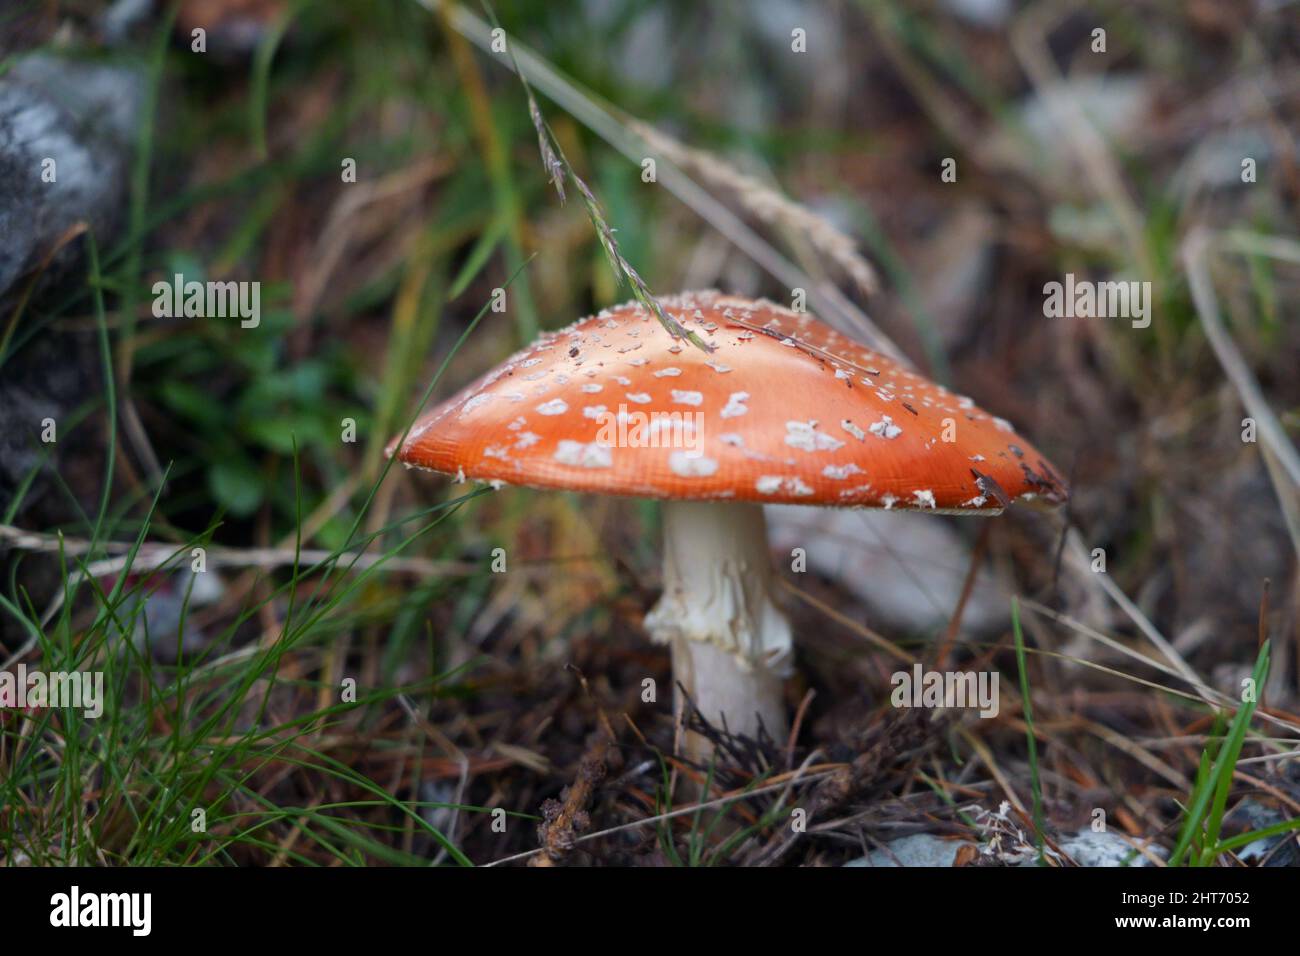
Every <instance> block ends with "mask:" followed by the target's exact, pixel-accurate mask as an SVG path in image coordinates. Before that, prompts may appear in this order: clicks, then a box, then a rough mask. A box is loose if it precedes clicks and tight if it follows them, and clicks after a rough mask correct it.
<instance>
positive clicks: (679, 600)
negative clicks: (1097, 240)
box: [389, 291, 1067, 758]
mask: <svg viewBox="0 0 1300 956" xmlns="http://www.w3.org/2000/svg"><path fill="white" fill-rule="evenodd" d="M660 301H661V303H662V305H663V306H664V308H665V309H667V310H668V311H669V312H670V313H672V314H673V316H674V317H675V318H676V319H677V320H678V321H679V322H681V324H682V325H683V326H684V327H685V328H687V329H688V330H691V331H695V332H698V333H699V334H700V335H701V336H702V337H703V338H704V339H705V340H706V341H707V342H708V343H709V345H711V346H712V347H713V351H711V352H705V351H703V350H701V349H697V348H695V347H693V346H691V345H689V344H686V343H682V342H679V341H677V340H675V339H673V338H672V337H670V336H669V335H667V334H665V333H664V332H663V330H662V328H661V327H660V326H659V325H658V323H656V322H655V321H654V318H653V317H652V315H651V314H650V312H649V311H648V310H647V309H645V308H644V307H642V306H641V305H639V304H637V303H628V304H626V305H622V306H619V307H617V308H613V309H606V310H605V311H603V312H601V313H599V314H598V315H595V316H591V317H589V318H586V319H583V320H581V321H579V322H577V323H575V324H574V325H571V326H569V327H568V328H567V329H563V330H561V331H558V332H552V333H548V334H545V335H543V336H542V337H541V338H539V339H538V340H537V341H536V342H535V343H533V344H532V345H531V346H529V347H527V348H526V349H524V350H523V351H521V352H519V353H518V354H516V355H514V356H513V357H511V358H510V359H509V360H507V361H506V362H505V363H504V364H503V365H501V366H500V367H499V368H497V369H495V370H494V371H492V372H490V373H488V374H487V375H486V376H484V377H483V378H481V379H479V380H478V381H476V382H475V383H474V384H472V385H470V386H469V387H467V388H465V389H464V390H462V391H461V392H460V393H459V394H457V395H455V396H454V397H453V398H451V399H449V400H448V401H446V402H444V403H443V404H442V405H440V406H439V407H437V408H436V409H434V410H433V411H431V412H430V413H429V414H427V415H425V416H424V417H422V418H421V419H420V420H419V421H418V422H416V423H415V425H413V426H412V428H411V429H410V431H409V433H408V434H407V436H406V439H405V441H404V442H402V444H401V446H400V448H399V447H396V443H394V446H393V447H390V448H389V453H390V454H392V453H394V451H395V452H396V454H397V456H398V458H399V459H400V460H401V461H402V462H403V463H404V464H406V465H408V466H413V467H417V468H426V469H431V470H433V471H437V472H442V473H443V474H447V475H455V476H457V477H458V478H459V479H460V480H462V481H463V480H465V479H467V478H468V479H474V480H477V481H484V482H490V483H493V484H494V485H496V484H499V483H505V484H512V485H526V486H530V487H534V488H552V489H565V490H569V491H577V492H588V493H598V494H608V495H628V496H634V497H641V498H654V499H659V500H661V501H662V502H663V506H662V521H663V535H664V563H663V579H664V580H663V595H662V597H661V598H660V599H659V602H658V603H657V604H656V606H655V607H654V608H653V609H652V610H651V611H650V612H649V613H648V614H647V615H646V618H645V626H646V630H647V631H648V632H649V634H650V636H651V637H652V638H653V639H654V640H655V641H656V642H659V643H662V644H667V645H670V646H671V648H672V666H673V678H674V682H675V683H676V684H677V685H678V687H680V688H681V689H682V690H684V692H685V695H686V697H688V698H689V700H690V701H691V702H692V703H693V704H694V705H695V706H696V707H697V708H698V709H699V711H700V714H701V716H703V717H704V718H705V719H706V720H708V721H709V722H710V723H712V724H714V725H715V726H725V727H726V728H727V729H728V730H729V731H730V732H732V733H737V734H745V735H748V736H756V735H757V734H758V732H759V730H760V728H762V729H764V730H765V731H766V732H767V733H768V734H770V735H771V736H772V737H773V738H774V739H777V740H780V739H782V738H783V737H784V736H785V735H786V733H787V723H786V713H785V703H784V699H783V693H782V680H783V678H785V677H787V676H789V675H790V673H791V659H792V656H793V655H792V643H791V631H790V623H789V621H788V619H787V618H786V617H785V615H784V614H783V613H782V612H781V610H780V609H779V607H778V604H777V601H776V600H775V599H774V596H773V587H772V568H771V558H770V554H769V552H768V547H767V533H766V525H765V523H764V518H763V505H764V504H767V503H789V504H804V505H821V506H831V507H841V508H844V507H856V508H863V507H865V508H885V509H901V510H910V511H926V512H933V513H936V514H967V515H994V514H998V513H1000V512H1001V511H1002V510H1003V509H1004V508H1005V507H1007V506H1008V505H1010V504H1011V503H1012V502H1014V501H1027V500H1033V499H1039V500H1040V501H1044V502H1047V503H1052V504H1054V503H1058V502H1060V501H1063V500H1064V499H1065V497H1066V494H1067V493H1066V489H1065V485H1064V482H1062V480H1061V479H1060V477H1058V475H1057V473H1056V471H1055V470H1054V469H1053V468H1052V466H1051V465H1050V464H1048V463H1047V461H1046V460H1045V459H1044V458H1043V456H1042V455H1040V454H1039V452H1037V451H1036V450H1035V449H1034V447H1033V446H1032V445H1031V444H1029V442H1027V441H1025V440H1024V439H1023V438H1020V437H1019V436H1018V435H1017V434H1016V433H1015V432H1014V430H1013V429H1012V427H1011V426H1010V425H1009V424H1008V423H1007V422H1005V421H1003V420H1002V419H1000V418H995V417H993V416H991V415H989V414H988V413H986V412H983V411H981V410H980V409H979V408H977V407H975V405H974V403H973V402H972V401H971V400H970V399H968V398H964V397H962V396H959V395H955V394H953V393H952V392H949V391H948V390H946V389H944V388H942V387H941V386H939V385H935V384H934V383H932V382H929V381H927V380H926V379H925V378H923V377H922V376H920V375H918V374H916V373H915V372H912V371H909V370H907V369H906V368H903V367H902V366H900V365H899V364H898V363H896V362H894V361H892V360H890V359H889V358H887V357H885V356H883V355H880V354H878V353H876V352H873V351H871V350H870V349H867V348H866V347H864V346H862V345H859V344H858V343H856V342H854V341H852V340H851V339H849V338H847V337H845V336H843V335H841V334H840V333H838V332H836V331H834V330H833V329H831V328H829V327H828V326H826V325H824V324H823V323H821V322H820V321H818V320H817V319H815V318H814V317H813V316H811V315H809V314H807V313H796V312H792V311H790V310H788V309H785V308H782V307H781V306H778V305H775V304H773V303H771V302H768V301H765V300H757V301H755V300H751V299H746V298H740V297H736V296H729V295H723V294H721V293H718V292H715V291H708V292H692V293H683V294H681V295H678V296H673V297H664V298H662V299H661V300H660ZM684 703H685V701H684V700H683V698H682V695H681V694H680V693H678V694H677V701H676V706H677V708H678V713H680V712H681V710H680V709H681V707H682V706H683V705H684ZM686 750H687V752H688V754H690V755H692V756H694V757H697V758H698V757H702V756H704V755H706V754H707V753H708V745H707V743H706V742H705V741H704V740H702V739H701V738H699V737H698V736H697V735H694V734H692V735H688V739H687V742H686Z"/></svg>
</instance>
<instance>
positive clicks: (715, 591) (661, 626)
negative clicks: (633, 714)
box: [645, 501, 792, 758]
mask: <svg viewBox="0 0 1300 956" xmlns="http://www.w3.org/2000/svg"><path fill="white" fill-rule="evenodd" d="M662 507H663V526H664V593H663V596H662V597H661V598H660V599H659V603H658V604H656V605H655V607H654V608H653V609H652V610H651V611H650V613H649V614H647V615H646V620H645V624H646V630H647V631H649V632H650V636H651V637H652V638H653V639H654V640H655V641H656V642H657V643H661V644H669V645H671V646H672V649H673V683H674V706H675V707H676V709H677V712H679V713H680V712H681V708H682V707H683V706H684V705H685V700H684V699H683V697H682V693H681V690H684V691H685V694H686V695H687V696H689V698H690V699H691V700H692V701H693V702H694V704H695V706H696V707H697V708H699V711H700V714H701V715H702V716H703V717H704V719H705V720H707V721H708V722H709V723H711V724H713V725H714V726H716V727H723V726H725V727H726V728H727V729H728V730H729V731H731V732H732V733H737V734H744V735H746V736H750V737H754V736H757V734H758V731H759V728H760V726H761V727H762V728H763V729H765V730H766V731H767V733H768V734H769V735H771V737H772V738H773V739H774V740H778V741H782V740H784V739H785V735H786V733H787V724H786V717H785V705H784V701H783V695H782V692H781V681H782V679H783V678H785V677H788V676H789V674H790V658H791V656H792V653H791V651H792V645H791V640H790V622H789V621H788V620H786V617H785V615H784V614H782V613H781V611H780V610H779V609H778V608H777V606H776V603H775V602H774V601H773V600H772V590H771V587H772V565H771V559H770V557H769V555H768V550H767V522H766V521H765V520H764V518H763V507H762V505H757V504H741V503H736V502H725V503H720V502H716V501H666V502H664V503H663V506H662ZM678 685H680V688H681V690H679V689H678ZM686 751H687V754H688V755H690V756H691V757H694V758H707V756H708V754H709V745H708V742H707V741H706V740H704V739H703V738H701V737H700V736H699V735H697V734H689V735H688V737H687V740H686Z"/></svg>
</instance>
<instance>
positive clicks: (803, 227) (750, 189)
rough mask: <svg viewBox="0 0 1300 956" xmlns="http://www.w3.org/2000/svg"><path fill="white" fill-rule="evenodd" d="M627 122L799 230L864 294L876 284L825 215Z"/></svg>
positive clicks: (675, 158)
mask: <svg viewBox="0 0 1300 956" xmlns="http://www.w3.org/2000/svg"><path fill="white" fill-rule="evenodd" d="M627 125H628V128H629V129H630V130H631V131H632V132H633V133H635V134H636V135H637V136H640V137H641V138H642V139H643V140H645V142H646V145H647V146H649V147H650V148H651V149H652V150H654V151H655V152H657V153H660V154H662V155H663V156H664V157H665V158H667V159H668V160H669V161H670V162H672V163H674V164H675V165H677V166H679V167H681V168H682V169H683V170H684V171H686V172H688V173H691V174H693V175H696V176H698V177H699V178H700V179H701V180H703V181H704V182H705V183H707V184H709V185H710V186H713V187H715V188H719V189H727V190H730V191H731V192H732V193H734V194H735V196H736V198H737V200H739V201H740V204H741V205H742V206H744V207H745V209H747V210H749V211H750V212H752V213H753V214H754V215H755V216H757V217H758V218H759V219H761V220H762V221H763V222H765V223H767V224H768V225H770V226H780V227H783V228H785V229H790V230H792V231H794V232H797V233H799V234H800V235H802V236H803V237H804V238H806V239H807V240H808V242H809V244H810V245H812V247H813V248H814V249H816V250H817V251H818V252H820V253H821V254H822V255H824V256H826V257H827V258H828V259H830V260H831V261H832V262H834V263H835V264H836V265H837V266H839V268H840V269H841V270H842V271H843V272H844V274H845V275H847V276H848V277H849V278H850V279H852V280H853V282H854V284H855V285H857V287H858V289H859V290H861V291H862V293H863V294H864V295H870V294H871V293H873V292H875V291H876V290H877V289H878V288H879V282H878V280H877V278H876V271H875V269H873V268H872V267H871V263H869V262H867V260H866V259H864V258H863V257H862V255H861V253H859V252H858V248H857V245H856V243H854V241H853V240H852V239H851V238H850V237H849V236H846V235H845V234H844V233H842V232H840V230H839V229H837V228H835V226H834V225H832V224H831V223H830V222H829V221H828V220H827V219H825V218H824V217H822V216H819V215H817V213H815V212H813V211H812V210H811V209H808V208H806V207H805V206H801V205H799V203H797V202H795V201H794V200H793V199H790V198H788V197H786V196H783V195H782V194H781V193H779V192H777V191H776V190H775V189H773V188H772V187H770V186H768V185H767V184H766V183H763V182H761V181H759V180H758V179H757V178H755V177H753V176H750V175H747V174H746V173H743V172H741V171H740V170H739V169H737V168H736V167H735V166H732V165H731V164H730V163H728V162H726V161H725V160H723V159H721V158H719V157H717V156H715V155H713V154H712V153H709V152H705V151H704V150H701V149H695V148H693V147H690V146H687V145H685V144H683V143H679V142H678V141H677V140H675V139H673V138H672V137H671V136H668V135H666V134H664V133H661V132H660V131H659V130H657V129H655V128H654V127H653V126H650V125H649V124H647V123H642V122H641V121H639V120H629V121H628V124H627Z"/></svg>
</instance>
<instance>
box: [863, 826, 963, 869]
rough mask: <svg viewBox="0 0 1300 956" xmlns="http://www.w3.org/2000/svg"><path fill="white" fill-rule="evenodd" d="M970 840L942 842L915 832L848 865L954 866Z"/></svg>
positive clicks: (935, 837) (928, 835)
mask: <svg viewBox="0 0 1300 956" xmlns="http://www.w3.org/2000/svg"><path fill="white" fill-rule="evenodd" d="M968 843H969V841H968V840H943V839H940V838H939V837H937V836H931V835H930V834H928V833H913V834H912V835H911V836H905V837H900V838H899V839H897V840H892V841H890V842H889V843H888V844H887V845H886V848H885V849H880V850H872V851H871V852H870V853H869V854H867V855H866V856H864V857H862V858H861V859H859V860H852V861H850V862H848V863H845V864H844V865H845V866H952V864H953V861H954V860H955V859H956V858H957V851H958V850H960V849H961V848H962V847H963V846H964V845H966V844H968Z"/></svg>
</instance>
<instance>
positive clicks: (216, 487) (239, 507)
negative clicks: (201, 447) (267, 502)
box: [208, 460, 263, 518]
mask: <svg viewBox="0 0 1300 956" xmlns="http://www.w3.org/2000/svg"><path fill="white" fill-rule="evenodd" d="M208 487H209V488H210V489H211V491H212V496H213V497H214V498H216V499H217V502H218V503H219V504H220V505H221V506H222V507H224V508H225V509H226V510H227V511H229V512H230V513H231V514H232V515H235V516H236V517H239V518H246V517H248V516H249V515H250V514H252V513H253V512H254V511H256V510H257V506H258V505H260V504H261V503H262V494H263V488H262V476H261V475H259V474H258V473H257V472H256V471H255V470H254V469H253V468H252V467H251V466H250V465H248V464H247V463H246V462H243V461H238V460H236V461H222V462H218V463H217V464H215V465H213V466H212V467H211V468H209V469H208Z"/></svg>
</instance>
